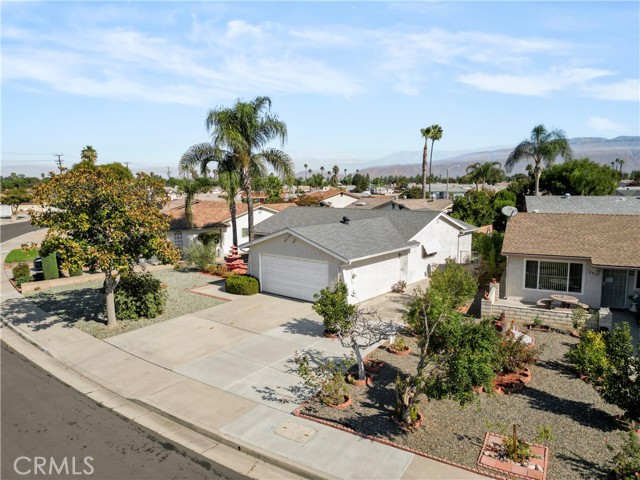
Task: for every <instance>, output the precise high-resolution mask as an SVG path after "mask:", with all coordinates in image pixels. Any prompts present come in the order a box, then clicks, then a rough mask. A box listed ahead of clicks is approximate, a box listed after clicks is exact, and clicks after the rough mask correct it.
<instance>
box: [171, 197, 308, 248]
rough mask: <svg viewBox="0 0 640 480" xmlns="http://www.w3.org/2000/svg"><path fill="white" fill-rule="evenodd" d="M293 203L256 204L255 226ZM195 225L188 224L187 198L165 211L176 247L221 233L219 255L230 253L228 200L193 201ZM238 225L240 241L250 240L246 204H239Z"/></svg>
mask: <svg viewBox="0 0 640 480" xmlns="http://www.w3.org/2000/svg"><path fill="white" fill-rule="evenodd" d="M295 206H296V205H295V204H294V203H272V204H266V205H262V204H261V205H254V207H253V224H254V226H255V225H257V224H259V223H260V222H262V221H263V220H266V219H267V218H269V217H271V216H273V215H275V214H276V213H278V212H280V211H282V210H284V209H286V208H289V207H295ZM191 208H192V211H193V227H192V228H189V227H188V225H187V222H186V220H185V215H184V202H183V203H182V204H178V205H177V204H171V205H169V206H168V207H165V208H164V209H163V210H162V211H163V213H166V214H167V215H168V216H169V217H170V218H171V220H170V221H171V223H170V230H169V232H167V237H168V238H169V240H171V241H172V242H173V243H174V245H175V246H176V247H178V248H179V249H180V250H181V251H182V252H184V251H185V250H186V249H187V248H188V247H189V245H190V244H191V243H192V242H194V241H195V240H197V238H198V236H199V235H200V234H203V233H219V234H220V235H221V241H220V244H219V246H218V249H217V255H218V256H219V257H222V256H224V255H226V254H227V253H229V251H230V250H231V246H232V244H233V232H232V228H231V213H230V211H229V206H228V205H227V202H226V201H213V200H197V201H195V202H194V203H193V204H192V207H191ZM236 225H237V230H238V244H239V245H241V244H243V243H246V242H248V241H249V233H248V229H249V221H248V218H247V204H246V203H237V204H236Z"/></svg>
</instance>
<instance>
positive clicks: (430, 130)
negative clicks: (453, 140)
mask: <svg viewBox="0 0 640 480" xmlns="http://www.w3.org/2000/svg"><path fill="white" fill-rule="evenodd" d="M420 133H421V134H422V136H423V137H424V149H423V150H422V199H423V200H424V199H425V198H426V189H427V140H431V155H430V157H429V198H431V167H432V166H433V143H434V142H435V141H436V140H440V139H441V138H442V133H443V130H442V127H441V126H440V125H438V124H434V125H431V126H430V127H427V128H423V129H421V130H420Z"/></svg>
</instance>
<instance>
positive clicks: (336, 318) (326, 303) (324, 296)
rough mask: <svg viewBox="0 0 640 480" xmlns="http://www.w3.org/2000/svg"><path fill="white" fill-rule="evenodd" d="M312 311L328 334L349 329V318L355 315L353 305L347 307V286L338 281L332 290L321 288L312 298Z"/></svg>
mask: <svg viewBox="0 0 640 480" xmlns="http://www.w3.org/2000/svg"><path fill="white" fill-rule="evenodd" d="M313 299H314V300H315V302H314V304H313V307H312V308H313V310H314V311H315V312H316V313H317V314H318V315H320V316H321V317H322V321H323V323H324V326H325V328H326V329H327V330H328V331H329V332H330V333H337V332H338V331H340V330H347V329H348V328H349V318H350V317H351V316H352V315H353V314H354V313H355V311H356V307H355V305H349V291H348V289H347V284H346V283H344V282H343V281H342V280H338V283H337V284H336V286H335V288H334V289H333V290H331V289H329V288H323V289H322V290H320V293H316V294H315V295H314V296H313Z"/></svg>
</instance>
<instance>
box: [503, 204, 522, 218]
mask: <svg viewBox="0 0 640 480" xmlns="http://www.w3.org/2000/svg"><path fill="white" fill-rule="evenodd" d="M502 213H503V214H504V215H505V216H507V217H513V216H514V215H516V214H517V213H518V209H517V208H516V207H511V206H509V205H507V206H506V207H502Z"/></svg>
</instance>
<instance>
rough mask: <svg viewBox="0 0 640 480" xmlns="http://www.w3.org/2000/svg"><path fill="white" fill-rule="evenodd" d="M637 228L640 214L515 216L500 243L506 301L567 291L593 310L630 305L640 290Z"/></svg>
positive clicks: (535, 297)
mask: <svg viewBox="0 0 640 480" xmlns="http://www.w3.org/2000/svg"><path fill="white" fill-rule="evenodd" d="M572 200H573V198H572ZM639 232H640V215H600V214H575V213H531V212H530V213H519V214H517V215H515V216H513V217H511V218H510V219H509V221H508V223H507V229H506V232H505V237H504V244H503V247H502V255H504V256H506V257H507V268H506V271H505V274H504V275H503V277H502V280H501V283H504V284H505V295H506V298H507V300H520V301H523V302H536V301H537V300H539V299H541V298H544V297H548V296H549V295H550V294H554V293H567V294H568V295H571V296H575V297H577V298H578V299H579V300H580V302H582V303H585V304H587V305H589V306H590V307H591V308H600V307H613V308H627V307H629V306H630V303H629V296H630V295H632V294H633V293H634V292H635V291H640V233H639Z"/></svg>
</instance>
